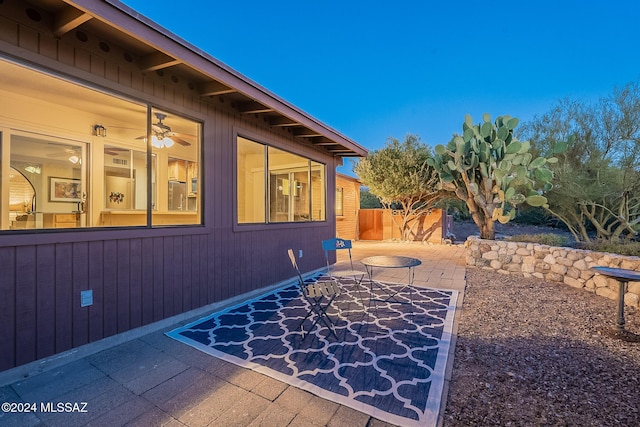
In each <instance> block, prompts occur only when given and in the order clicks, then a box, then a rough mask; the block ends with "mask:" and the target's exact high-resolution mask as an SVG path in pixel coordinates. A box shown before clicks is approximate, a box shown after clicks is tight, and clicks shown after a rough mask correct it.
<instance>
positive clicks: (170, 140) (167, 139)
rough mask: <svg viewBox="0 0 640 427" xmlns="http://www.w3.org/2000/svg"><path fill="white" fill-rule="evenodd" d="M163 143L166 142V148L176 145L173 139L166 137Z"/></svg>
mask: <svg viewBox="0 0 640 427" xmlns="http://www.w3.org/2000/svg"><path fill="white" fill-rule="evenodd" d="M163 141H164V146H165V147H167V148H169V147H173V144H174V142H173V139H171V138H168V137H166V138H164V140H163Z"/></svg>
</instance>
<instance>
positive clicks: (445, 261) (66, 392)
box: [0, 241, 465, 427]
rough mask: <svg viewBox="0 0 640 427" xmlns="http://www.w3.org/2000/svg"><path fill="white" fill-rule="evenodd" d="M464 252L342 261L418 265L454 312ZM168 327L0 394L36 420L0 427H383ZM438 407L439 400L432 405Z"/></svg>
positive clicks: (6, 420)
mask: <svg viewBox="0 0 640 427" xmlns="http://www.w3.org/2000/svg"><path fill="white" fill-rule="evenodd" d="M464 251H465V250H464V247H463V246H462V245H422V244H419V243H395V242H393V243H392V242H365V241H361V242H354V248H353V251H352V253H353V257H354V264H357V268H360V267H361V265H360V264H359V263H358V260H359V259H362V258H364V257H368V256H374V255H404V256H411V257H415V258H419V259H421V260H422V265H420V266H419V267H417V268H416V270H415V279H414V285H416V286H428V287H433V288H442V289H453V290H457V291H459V292H460V296H459V298H458V303H457V305H458V307H461V306H462V301H463V294H464V286H465V258H464V257H465V253H464ZM344 252H346V251H339V252H338V263H337V264H336V268H337V269H338V268H346V263H348V256H347V254H346V253H344ZM285 261H286V259H285V257H284V256H283V262H285ZM403 275H406V269H386V270H378V271H376V272H375V276H376V277H375V278H376V279H379V280H383V281H389V282H402V281H404V280H406V279H405V277H404V276H403ZM197 317H200V316H197ZM190 320H193V319H190ZM181 323H183V322H181ZM184 323H186V321H185V322H184ZM176 326H177V325H171V326H170V327H167V328H165V329H163V330H160V331H155V332H152V333H149V334H147V335H143V336H141V337H139V338H136V339H132V340H130V341H127V342H125V343H122V344H120V345H118V346H115V347H111V348H109V349H106V350H103V351H100V352H98V353H95V354H92V355H90V356H87V357H84V358H81V359H79V360H76V361H73V362H70V363H67V364H65V365H62V366H60V367H57V368H54V369H51V370H48V371H46V372H43V373H41V374H38V375H34V376H31V377H29V378H26V379H23V380H20V381H17V382H13V383H11V384H8V385H5V386H2V387H0V402H24V403H29V404H31V403H34V404H35V405H36V409H37V412H32V413H22V414H14V413H2V412H0V425H3V426H12V425H15V426H39V425H47V426H81V425H96V426H119V425H131V426H154V425H169V426H193V427H196V426H208V425H215V426H292V427H295V426H332V427H339V426H348V427H357V426H371V427H376V426H383V425H387V424H386V423H383V422H381V421H378V420H375V419H371V418H370V417H369V416H368V415H366V414H364V413H361V412H358V411H356V410H353V409H350V408H348V407H345V406H341V405H338V404H336V403H334V402H331V401H328V400H325V399H321V398H319V397H316V396H314V395H312V394H310V393H308V392H306V391H303V390H300V389H298V388H296V387H293V386H289V385H287V384H285V383H282V382H279V381H277V380H274V379H272V378H270V377H267V376H265V375H262V374H259V373H256V372H254V371H251V370H248V369H244V368H240V367H238V366H236V365H234V364H231V363H229V362H225V361H223V360H220V359H217V358H215V357H212V356H209V355H207V354H205V353H203V352H200V351H198V350H196V349H194V348H192V347H190V346H187V345H184V344H182V343H179V342H177V341H175V340H173V339H171V338H169V337H166V336H165V335H164V332H166V331H168V330H171V329H174V328H175V327H176ZM456 330H457V315H456V320H455V321H454V329H453V335H454V341H453V342H452V343H451V347H450V351H449V359H448V363H447V372H446V373H445V378H446V382H445V389H444V392H443V393H444V396H446V394H447V391H448V382H449V379H450V378H451V366H452V363H453V351H454V349H455V333H456ZM48 402H53V403H54V405H55V404H56V403H58V402H61V403H69V404H74V403H78V407H77V410H78V411H81V410H84V411H86V412H48V413H44V412H42V411H41V404H47V403H48ZM83 403H86V406H84V405H83ZM445 403H446V399H445V398H443V403H442V405H443V406H444V405H445ZM71 409H73V410H75V409H76V408H75V407H71ZM442 410H443V409H442V408H441V413H442Z"/></svg>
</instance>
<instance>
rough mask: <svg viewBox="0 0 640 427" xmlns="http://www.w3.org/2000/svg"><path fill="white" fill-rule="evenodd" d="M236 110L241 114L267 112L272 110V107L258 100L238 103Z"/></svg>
mask: <svg viewBox="0 0 640 427" xmlns="http://www.w3.org/2000/svg"><path fill="white" fill-rule="evenodd" d="M238 111H240V113H241V114H254V113H269V112H271V111H274V110H273V108H271V107H267V106H264V105H262V104H260V103H259V102H255V101H251V102H243V103H241V104H239V105H238Z"/></svg>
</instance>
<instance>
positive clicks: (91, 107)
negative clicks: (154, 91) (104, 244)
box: [0, 60, 202, 230]
mask: <svg viewBox="0 0 640 427" xmlns="http://www.w3.org/2000/svg"><path fill="white" fill-rule="evenodd" d="M0 75H2V76H3V79H2V81H0V97H2V100H3V102H1V103H0V159H1V161H0V174H1V178H2V179H1V180H0V229H2V230H10V229H39V228H80V227H109V226H118V227H122V226H151V225H183V224H199V223H201V210H202V209H201V204H202V200H201V199H202V197H201V196H202V192H201V191H200V189H201V185H202V183H201V179H200V174H201V162H200V147H201V133H202V132H201V127H202V126H201V124H200V123H198V122H196V121H194V120H191V119H188V118H186V117H181V116H180V115H177V114H172V113H171V112H168V111H161V110H158V109H155V108H152V107H151V106H148V105H144V104H140V103H136V102H132V101H129V100H125V99H122V98H119V97H116V96H113V95H109V94H106V93H103V92H99V91H96V90H92V89H88V88H86V87H83V86H79V85H76V84H74V83H71V82H68V81H65V80H62V79H59V78H55V77H52V76H49V75H45V74H42V73H40V72H38V71H35V70H31V69H28V68H24V67H21V66H19V65H16V64H12V63H9V62H6V61H2V60H0ZM149 117H150V120H149V119H148V118H149ZM149 219H151V222H149Z"/></svg>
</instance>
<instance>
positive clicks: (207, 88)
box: [200, 80, 237, 96]
mask: <svg viewBox="0 0 640 427" xmlns="http://www.w3.org/2000/svg"><path fill="white" fill-rule="evenodd" d="M233 92H237V91H236V90H235V89H232V88H230V87H229V86H226V85H223V84H222V83H220V82H217V81H215V80H212V81H210V82H208V83H205V84H203V85H202V86H200V96H218V95H225V94H227V93H233Z"/></svg>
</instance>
